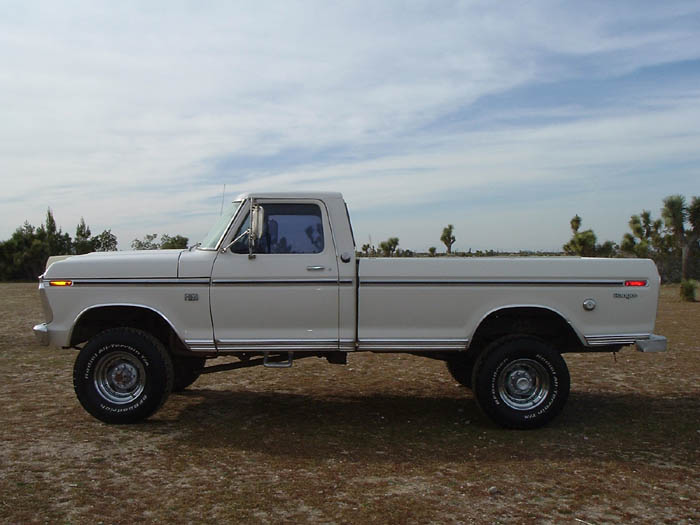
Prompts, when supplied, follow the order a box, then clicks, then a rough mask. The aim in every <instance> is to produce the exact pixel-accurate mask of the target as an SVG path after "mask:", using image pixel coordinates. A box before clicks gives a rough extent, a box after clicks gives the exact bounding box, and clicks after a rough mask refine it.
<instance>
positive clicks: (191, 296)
mask: <svg viewBox="0 0 700 525" xmlns="http://www.w3.org/2000/svg"><path fill="white" fill-rule="evenodd" d="M185 301H199V294H198V293H186V294H185Z"/></svg>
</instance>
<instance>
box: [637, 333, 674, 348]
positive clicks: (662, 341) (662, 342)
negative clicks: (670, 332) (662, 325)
mask: <svg viewBox="0 0 700 525" xmlns="http://www.w3.org/2000/svg"><path fill="white" fill-rule="evenodd" d="M634 344H635V346H636V347H637V350H638V351H639V352H665V351H666V347H667V345H668V341H667V340H666V338H665V337H664V336H663V335H656V334H651V335H650V336H649V339H640V340H638V341H635V342H634Z"/></svg>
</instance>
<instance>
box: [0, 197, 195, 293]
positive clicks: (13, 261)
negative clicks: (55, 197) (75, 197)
mask: <svg viewBox="0 0 700 525" xmlns="http://www.w3.org/2000/svg"><path fill="white" fill-rule="evenodd" d="M157 237H158V235H157V234H151V235H146V236H145V237H144V238H143V239H142V240H139V239H134V240H133V241H132V242H131V247H132V249H134V250H155V249H169V248H187V243H188V239H187V237H183V236H181V235H174V236H170V235H167V234H164V235H162V236H161V238H160V240H158V239H157ZM116 250H117V236H116V235H114V234H113V233H112V230H111V229H109V230H104V231H103V232H102V233H99V234H97V235H93V234H92V232H91V231H90V227H89V226H88V225H87V224H86V223H85V219H84V218H82V217H81V218H80V222H79V223H78V225H77V226H76V228H75V236H74V237H71V235H70V234H69V233H68V232H64V231H63V230H62V229H61V228H59V227H58V226H57V225H56V220H55V218H54V216H53V212H52V211H51V209H48V210H47V212H46V220H45V221H44V223H43V224H41V225H39V226H38V227H35V226H33V225H31V224H30V223H29V221H25V222H24V224H23V225H22V226H20V227H18V228H17V229H16V230H15V232H14V233H13V234H12V236H11V237H10V238H9V239H8V240H6V241H0V281H20V280H34V279H36V278H37V277H38V276H39V275H40V274H42V273H43V272H44V268H45V267H46V261H47V260H48V258H49V257H50V256H52V255H82V254H85V253H91V252H109V251H116Z"/></svg>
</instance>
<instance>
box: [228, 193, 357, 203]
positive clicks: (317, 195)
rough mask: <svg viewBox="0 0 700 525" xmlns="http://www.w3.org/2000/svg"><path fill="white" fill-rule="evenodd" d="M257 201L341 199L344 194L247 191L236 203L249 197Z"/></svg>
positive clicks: (239, 196) (237, 198)
mask: <svg viewBox="0 0 700 525" xmlns="http://www.w3.org/2000/svg"><path fill="white" fill-rule="evenodd" d="M251 196H253V197H255V198H256V199H317V200H329V199H341V200H342V198H343V194H342V193H340V192H338V191H274V192H257V191H247V192H245V193H241V194H239V195H238V196H237V197H236V198H235V199H234V201H240V200H244V199H247V198H248V197H251Z"/></svg>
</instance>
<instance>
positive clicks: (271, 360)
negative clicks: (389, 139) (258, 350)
mask: <svg viewBox="0 0 700 525" xmlns="http://www.w3.org/2000/svg"><path fill="white" fill-rule="evenodd" d="M263 356H265V357H264V360H263V365H264V366H266V367H268V368H291V367H292V365H293V364H294V352H287V360H286V361H279V356H277V355H275V356H272V357H270V352H264V353H263Z"/></svg>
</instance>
